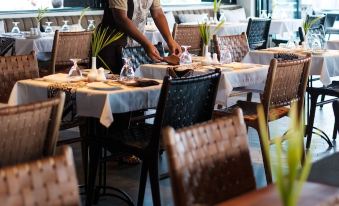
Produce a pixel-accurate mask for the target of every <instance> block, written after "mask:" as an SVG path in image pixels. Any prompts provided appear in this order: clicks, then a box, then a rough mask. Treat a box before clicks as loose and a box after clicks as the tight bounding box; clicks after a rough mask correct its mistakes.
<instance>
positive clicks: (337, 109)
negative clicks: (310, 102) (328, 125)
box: [332, 100, 339, 139]
mask: <svg viewBox="0 0 339 206" xmlns="http://www.w3.org/2000/svg"><path fill="white" fill-rule="evenodd" d="M332 107H333V113H334V128H333V135H332V138H333V139H337V134H338V132H339V101H338V100H335V101H334V102H333V103H332Z"/></svg>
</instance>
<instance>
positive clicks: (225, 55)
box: [220, 50, 232, 64]
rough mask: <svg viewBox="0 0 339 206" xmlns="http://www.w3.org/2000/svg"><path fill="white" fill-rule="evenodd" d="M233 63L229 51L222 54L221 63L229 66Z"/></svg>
mask: <svg viewBox="0 0 339 206" xmlns="http://www.w3.org/2000/svg"><path fill="white" fill-rule="evenodd" d="M231 62H232V54H231V52H230V51H229V50H226V51H223V52H221V53H220V63H221V64H229V63H231Z"/></svg>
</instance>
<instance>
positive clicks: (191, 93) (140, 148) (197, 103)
mask: <svg viewBox="0 0 339 206" xmlns="http://www.w3.org/2000/svg"><path fill="white" fill-rule="evenodd" d="M220 75H221V72H220V70H217V71H216V72H213V73H209V74H205V75H201V76H193V77H189V78H178V79H171V78H170V77H169V76H166V77H165V78H164V81H163V85H162V88H161V92H160V97H159V102H158V106H157V111H156V115H155V120H154V124H153V125H145V124H143V125H137V126H135V127H131V128H129V129H128V130H124V131H123V130H116V129H115V128H112V129H109V131H108V132H107V131H106V128H103V130H104V131H105V132H104V134H108V135H109V137H107V138H105V139H103V140H102V142H104V143H103V146H104V147H106V148H107V149H108V150H110V151H112V152H119V151H120V152H122V153H128V154H133V155H135V156H137V157H139V158H140V159H141V160H143V162H142V169H141V177H140V185H139V194H138V204H137V205H142V204H143V200H144V194H145V187H146V180H147V173H149V175H150V181H151V189H152V198H153V205H161V201H160V190H159V174H158V161H159V158H158V157H159V147H160V146H159V145H160V142H161V140H160V139H161V138H160V136H161V129H162V128H163V127H165V126H169V125H170V126H172V127H173V128H176V129H177V128H182V127H185V126H190V125H193V124H196V123H201V122H204V121H207V120H210V119H211V118H212V112H213V108H214V104H215V98H216V94H217V88H218V84H219V80H220ZM91 169H95V168H93V167H92V168H91Z"/></svg>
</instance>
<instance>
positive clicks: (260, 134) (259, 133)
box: [255, 125, 272, 184]
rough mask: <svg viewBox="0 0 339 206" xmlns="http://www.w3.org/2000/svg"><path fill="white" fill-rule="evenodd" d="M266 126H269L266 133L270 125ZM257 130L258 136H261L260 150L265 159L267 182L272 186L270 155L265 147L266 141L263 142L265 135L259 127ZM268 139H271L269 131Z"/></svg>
mask: <svg viewBox="0 0 339 206" xmlns="http://www.w3.org/2000/svg"><path fill="white" fill-rule="evenodd" d="M266 126H267V130H266V131H268V125H266ZM255 129H256V130H257V132H258V135H259V141H260V149H261V154H262V159H263V164H264V169H265V175H266V182H267V184H271V183H272V172H271V163H270V159H269V154H267V153H266V151H267V150H266V148H265V145H264V140H263V138H264V137H263V135H264V134H262V133H261V130H260V129H259V125H258V126H257V127H256V128H255ZM268 137H269V131H268ZM268 152H269V151H268Z"/></svg>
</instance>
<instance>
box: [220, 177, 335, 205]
mask: <svg viewBox="0 0 339 206" xmlns="http://www.w3.org/2000/svg"><path fill="white" fill-rule="evenodd" d="M273 205H274V206H283V203H282V201H281V199H280V196H279V191H278V190H277V187H276V185H274V184H271V185H268V186H267V187H265V188H262V189H258V190H255V191H253V192H249V193H246V194H244V195H240V196H238V197H235V198H233V199H230V200H226V201H224V202H221V203H219V204H217V206H273ZM297 205H298V206H311V205H312V206H336V205H339V188H338V187H333V186H329V185H324V184H319V183H314V182H305V184H304V185H303V189H302V191H301V195H300V197H299V200H298V203H297Z"/></svg>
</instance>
